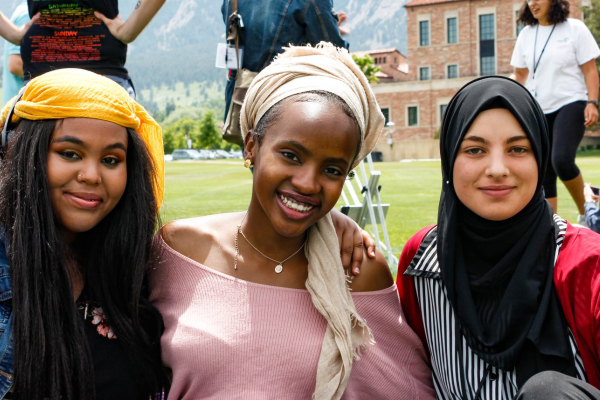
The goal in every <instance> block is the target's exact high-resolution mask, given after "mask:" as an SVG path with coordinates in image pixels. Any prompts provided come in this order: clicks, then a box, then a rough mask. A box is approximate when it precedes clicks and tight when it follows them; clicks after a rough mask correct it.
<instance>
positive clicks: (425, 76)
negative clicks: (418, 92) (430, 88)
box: [419, 67, 431, 81]
mask: <svg viewBox="0 0 600 400" xmlns="http://www.w3.org/2000/svg"><path fill="white" fill-rule="evenodd" d="M430 79H431V77H430V76H429V67H421V68H419V80H420V81H428V80H430Z"/></svg>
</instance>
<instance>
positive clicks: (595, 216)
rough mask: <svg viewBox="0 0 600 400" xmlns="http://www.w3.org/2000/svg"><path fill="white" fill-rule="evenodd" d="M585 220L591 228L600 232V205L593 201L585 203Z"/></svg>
mask: <svg viewBox="0 0 600 400" xmlns="http://www.w3.org/2000/svg"><path fill="white" fill-rule="evenodd" d="M585 222H586V223H587V226H588V227H589V228H590V229H591V230H593V231H594V232H598V233H600V207H598V205H597V204H596V203H595V202H593V201H587V202H586V203H585Z"/></svg>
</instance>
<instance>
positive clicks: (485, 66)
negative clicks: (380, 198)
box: [369, 0, 585, 161]
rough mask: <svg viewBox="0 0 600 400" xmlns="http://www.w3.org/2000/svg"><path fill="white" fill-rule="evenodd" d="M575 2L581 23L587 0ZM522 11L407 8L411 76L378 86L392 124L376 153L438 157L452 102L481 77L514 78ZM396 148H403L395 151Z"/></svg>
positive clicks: (448, 0) (483, 3)
mask: <svg viewBox="0 0 600 400" xmlns="http://www.w3.org/2000/svg"><path fill="white" fill-rule="evenodd" d="M569 1H570V3H571V15H570V17H572V18H582V12H581V9H580V4H581V0H569ZM584 1H585V0H584ZM523 4H525V1H524V0H410V1H408V3H407V4H406V5H405V7H406V10H407V43H408V54H407V57H408V71H407V75H406V77H405V78H403V79H400V80H395V81H394V80H380V82H379V83H378V84H374V85H373V91H374V92H375V94H376V97H377V101H378V102H379V105H380V107H381V108H382V110H383V112H384V115H386V119H387V120H388V121H387V122H389V123H388V127H386V128H385V130H384V135H383V136H382V138H381V139H380V142H379V143H378V145H377V147H376V149H375V150H376V151H381V152H382V153H383V157H384V160H386V161H393V160H398V159H402V158H436V157H438V154H439V152H438V149H437V144H436V143H435V142H434V141H433V140H432V139H434V137H435V136H436V133H437V132H436V131H439V127H440V126H441V121H442V116H443V114H444V112H445V109H446V106H447V104H448V102H449V101H450V99H451V98H452V96H453V95H454V94H455V93H456V92H457V91H458V90H459V89H460V88H461V87H462V86H464V85H465V84H466V83H468V82H469V81H471V80H473V79H475V78H476V77H479V76H482V75H495V74H500V75H509V74H511V73H512V72H513V67H511V65H510V58H511V56H512V51H513V48H514V45H515V41H516V38H517V35H518V32H519V28H520V27H519V24H518V23H517V16H518V12H519V10H520V8H521V6H522V5H523ZM369 53H374V52H369ZM422 141H429V144H427V143H425V142H422ZM397 142H402V144H401V145H400V143H398V145H397V146H393V144H394V143H397Z"/></svg>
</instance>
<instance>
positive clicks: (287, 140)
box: [281, 139, 350, 165]
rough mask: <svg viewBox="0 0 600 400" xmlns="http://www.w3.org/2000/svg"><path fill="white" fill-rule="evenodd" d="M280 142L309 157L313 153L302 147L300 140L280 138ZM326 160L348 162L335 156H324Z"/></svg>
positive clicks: (345, 163) (346, 163)
mask: <svg viewBox="0 0 600 400" xmlns="http://www.w3.org/2000/svg"><path fill="white" fill-rule="evenodd" d="M281 142H283V143H287V144H289V145H292V146H294V147H296V148H297V149H298V150H300V151H301V152H303V153H305V154H306V155H307V156H309V157H310V156H312V155H313V153H312V152H311V151H310V150H308V149H307V148H306V147H304V146H303V145H302V144H301V143H300V142H297V141H295V140H291V139H282V140H281ZM326 161H327V162H333V163H340V164H344V165H348V164H350V162H349V161H348V160H346V159H344V158H337V157H329V158H326Z"/></svg>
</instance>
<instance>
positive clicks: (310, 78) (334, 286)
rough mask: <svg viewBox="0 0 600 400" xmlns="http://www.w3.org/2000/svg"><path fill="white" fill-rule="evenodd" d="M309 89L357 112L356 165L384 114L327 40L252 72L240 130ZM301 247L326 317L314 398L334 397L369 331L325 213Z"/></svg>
mask: <svg viewBox="0 0 600 400" xmlns="http://www.w3.org/2000/svg"><path fill="white" fill-rule="evenodd" d="M314 90H319V91H327V92H331V93H333V94H336V95H338V96H339V97H341V98H342V99H343V100H344V101H345V102H346V103H347V104H348V106H349V107H350V109H351V110H352V112H353V114H354V116H355V117H356V120H357V121H358V124H359V127H360V134H361V137H362V141H361V148H360V149H359V153H358V155H357V157H356V160H355V162H354V165H353V167H355V166H356V165H358V163H360V161H361V160H362V159H364V158H365V157H366V156H367V154H369V152H370V151H371V150H372V149H373V147H374V146H375V144H376V143H377V139H378V138H379V135H380V134H381V130H382V129H383V123H384V117H383V114H382V113H381V111H380V109H379V106H378V105H377V101H376V100H375V95H374V94H373V92H372V91H371V87H370V86H369V82H368V81H367V79H366V78H365V76H364V75H363V73H362V72H361V70H360V68H359V67H358V66H357V65H356V63H355V62H354V60H353V59H352V57H351V56H350V54H348V51H347V50H346V49H337V48H335V47H334V46H333V45H331V44H329V43H320V44H319V45H317V47H289V48H287V49H286V51H285V52H284V53H283V54H281V55H279V56H278V57H277V58H276V59H275V61H273V63H272V64H271V65H269V66H268V67H267V68H265V69H264V70H263V71H262V72H261V73H260V74H258V75H257V77H256V78H255V79H254V81H253V82H252V85H251V86H250V88H249V89H248V93H247V94H246V98H245V100H244V104H243V106H242V111H241V118H240V123H241V127H242V136H243V137H244V138H245V136H246V135H247V134H248V132H249V131H250V129H253V128H254V127H256V124H257V123H258V121H260V119H261V117H262V116H263V115H264V114H265V113H266V112H267V111H268V110H269V109H270V108H271V107H272V106H273V105H275V104H276V103H278V102H280V101H281V100H283V99H285V98H287V97H290V96H293V95H295V94H299V93H304V92H309V91H314ZM305 253H306V258H307V259H308V279H307V280H306V288H307V289H308V291H309V293H310V295H311V298H312V301H313V304H314V305H315V307H316V308H317V309H318V310H319V312H320V313H321V314H322V315H323V316H324V317H325V319H326V320H327V330H326V332H325V338H324V339H323V347H322V348H321V355H320V357H319V364H318V367H317V378H316V387H315V392H314V394H313V398H314V399H318V400H325V399H327V400H328V399H339V398H341V397H342V395H343V394H344V390H345V389H346V386H347V384H348V378H349V376H350V371H351V369H352V363H353V361H354V359H357V358H358V356H359V355H360V353H361V351H362V350H363V349H365V348H366V347H367V346H368V345H369V344H371V343H373V336H372V334H371V331H370V329H369V327H368V326H367V325H366V323H365V321H364V320H363V319H362V318H361V317H360V315H358V313H357V312H356V308H355V307H354V302H353V301H352V296H351V295H350V292H349V289H348V287H347V285H346V279H345V278H346V277H345V275H344V270H343V267H342V262H341V258H340V248H339V244H338V241H337V236H336V233H335V229H334V227H333V223H332V221H331V216H330V215H326V216H325V217H324V218H322V219H321V220H319V221H318V222H317V223H316V224H315V225H314V226H312V227H311V228H310V230H309V232H308V242H307V244H306V248H305Z"/></svg>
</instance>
